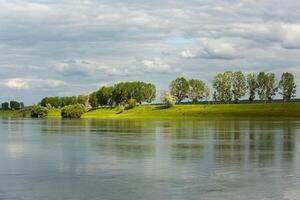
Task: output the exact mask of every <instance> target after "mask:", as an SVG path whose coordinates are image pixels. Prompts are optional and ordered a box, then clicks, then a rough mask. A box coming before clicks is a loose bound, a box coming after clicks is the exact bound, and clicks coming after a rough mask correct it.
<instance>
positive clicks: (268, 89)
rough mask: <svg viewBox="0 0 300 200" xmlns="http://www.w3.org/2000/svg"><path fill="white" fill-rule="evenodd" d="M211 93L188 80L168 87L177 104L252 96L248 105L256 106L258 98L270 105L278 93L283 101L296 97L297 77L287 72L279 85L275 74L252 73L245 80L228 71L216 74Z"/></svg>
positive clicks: (238, 73) (198, 83)
mask: <svg viewBox="0 0 300 200" xmlns="http://www.w3.org/2000/svg"><path fill="white" fill-rule="evenodd" d="M212 88H213V90H212V92H211V91H210V90H209V88H208V86H207V85H206V84H205V83H204V82H203V81H201V80H196V79H192V80H187V79H185V78H184V77H179V78H177V79H175V80H174V81H172V82H171V83H170V85H169V90H170V94H171V95H172V96H173V97H175V100H176V102H177V103H180V102H182V101H186V100H187V99H188V100H190V101H191V102H194V103H195V102H198V101H201V100H203V99H205V100H208V99H210V98H211V97H212V99H213V100H214V101H216V102H220V103H229V102H234V103H238V102H239V100H240V99H241V98H242V97H244V96H245V95H246V93H248V94H249V101H250V102H253V101H254V100H255V98H256V96H258V97H259V99H260V100H263V101H265V102H267V101H271V100H272V99H273V98H274V96H275V95H276V94H277V92H279V94H280V95H282V98H283V101H284V102H286V101H290V100H291V99H292V98H294V97H296V88H297V85H296V83H295V77H294V75H293V74H291V73H289V72H284V73H283V74H282V76H281V79H280V81H279V82H277V79H276V76H275V74H274V73H265V72H259V73H250V74H248V75H247V76H245V75H244V74H243V73H242V72H240V71H238V72H232V71H226V72H224V73H219V74H217V75H216V76H215V77H214V78H213V80H212Z"/></svg>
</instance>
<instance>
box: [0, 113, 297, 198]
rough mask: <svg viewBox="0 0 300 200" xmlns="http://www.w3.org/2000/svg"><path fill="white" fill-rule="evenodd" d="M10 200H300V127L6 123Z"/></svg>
mask: <svg viewBox="0 0 300 200" xmlns="http://www.w3.org/2000/svg"><path fill="white" fill-rule="evenodd" d="M0 199H1V200H6V199H13V200H23V199H24V200H40V199H41V200H60V199H63V200H77V199H82V200H90V199H97V200H98V199H100V200H143V199H145V200H154V199H155V200H156V199H157V200H168V199H172V200H190V199H195V200H196V199H197V200H199V199H201V200H206V199H222V200H223V199H224V200H252V199H253V200H267V199H272V200H274V199H275V200H277V199H278V200H299V199H300V120H297V119H295V120H293V119H290V120H271V119H269V120H267V119H264V120H216V121H211V120H207V121H134V120H130V121H124V120H123V121H109V120H31V119H0Z"/></svg>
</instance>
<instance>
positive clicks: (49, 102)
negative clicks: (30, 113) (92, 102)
mask: <svg viewBox="0 0 300 200" xmlns="http://www.w3.org/2000/svg"><path fill="white" fill-rule="evenodd" d="M88 98H89V96H87V95H79V96H77V97H76V96H70V97H45V98H43V99H42V101H41V102H40V105H41V106H44V107H48V108H62V107H64V106H68V105H74V104H83V105H86V104H87V103H88Z"/></svg>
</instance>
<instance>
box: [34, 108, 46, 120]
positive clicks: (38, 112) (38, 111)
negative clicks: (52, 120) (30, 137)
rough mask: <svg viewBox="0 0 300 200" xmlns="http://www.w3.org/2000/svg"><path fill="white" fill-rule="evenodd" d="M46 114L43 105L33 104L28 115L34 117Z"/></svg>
mask: <svg viewBox="0 0 300 200" xmlns="http://www.w3.org/2000/svg"><path fill="white" fill-rule="evenodd" d="M47 115H48V109H47V108H45V107H43V106H33V107H32V108H31V111H30V116H31V117H35V118H44V117H47Z"/></svg>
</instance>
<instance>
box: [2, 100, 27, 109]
mask: <svg viewBox="0 0 300 200" xmlns="http://www.w3.org/2000/svg"><path fill="white" fill-rule="evenodd" d="M22 108H24V103H23V102H17V101H10V102H3V103H1V110H20V109H22Z"/></svg>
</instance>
